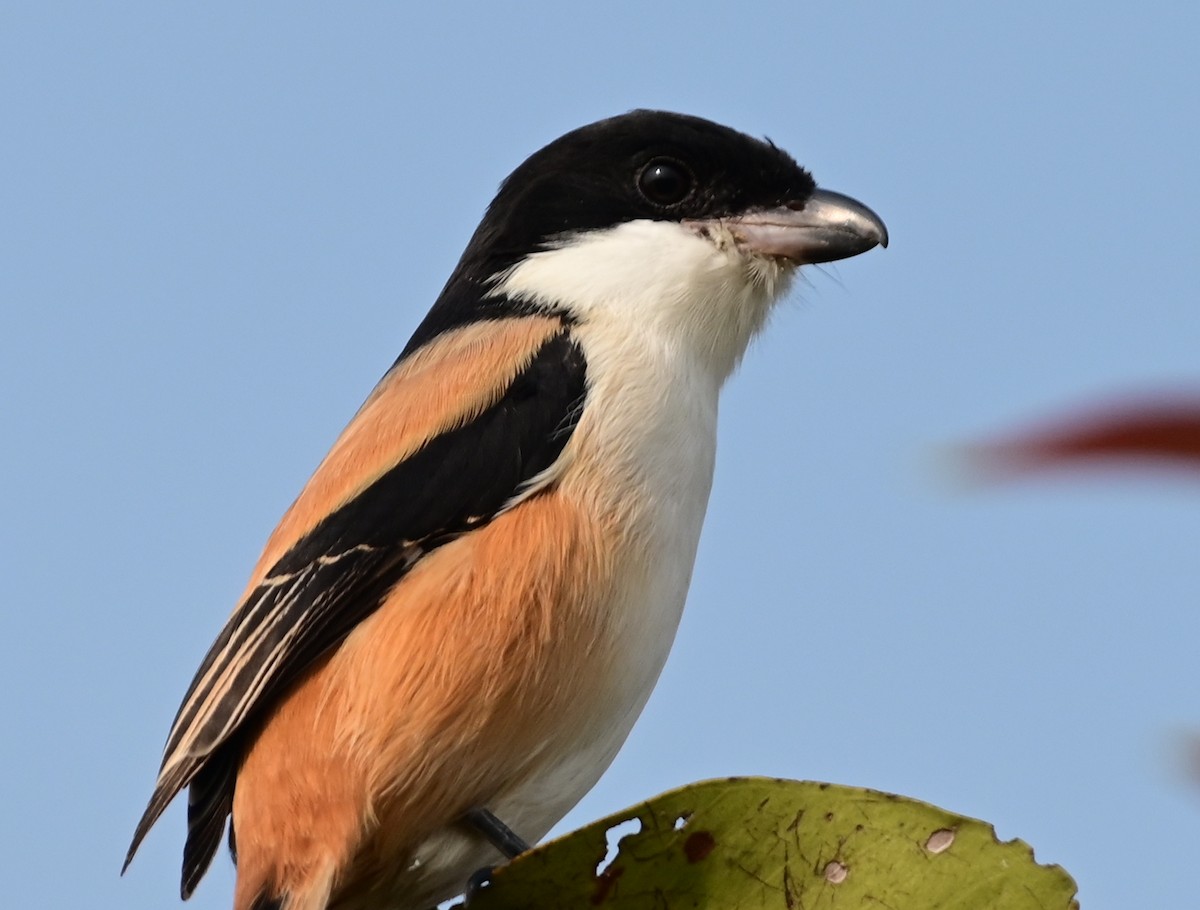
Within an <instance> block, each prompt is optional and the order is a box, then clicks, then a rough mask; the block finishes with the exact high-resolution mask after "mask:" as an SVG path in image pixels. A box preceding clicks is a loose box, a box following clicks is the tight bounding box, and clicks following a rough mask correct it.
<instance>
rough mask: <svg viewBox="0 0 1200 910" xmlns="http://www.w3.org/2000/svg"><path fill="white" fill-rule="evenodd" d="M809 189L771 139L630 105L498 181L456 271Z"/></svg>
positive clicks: (798, 198)
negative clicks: (605, 231)
mask: <svg viewBox="0 0 1200 910" xmlns="http://www.w3.org/2000/svg"><path fill="white" fill-rule="evenodd" d="M814 188H815V185H814V183H813V179H812V177H811V176H810V175H809V173H808V172H807V171H806V170H804V169H803V168H802V167H800V166H799V165H798V164H796V162H795V161H794V160H792V158H791V156H790V155H788V154H787V153H786V152H784V151H783V150H782V149H779V148H776V147H775V146H774V145H772V144H771V143H770V142H764V141H762V140H759V139H754V138H752V137H750V136H747V135H745V134H743V133H739V132H737V131H736V130H732V129H729V128H728V127H725V126H721V125H720V124H716V123H712V122H711V121H708V120H703V119H701V118H699V117H689V116H686V115H684V114H673V113H667V112H664V111H645V110H639V111H633V112H631V113H628V114H622V115H620V116H618V117H610V118H608V119H607V120H601V121H599V122H597V123H592V124H590V125H588V126H584V127H581V128H579V129H577V130H573V131H572V132H570V133H567V134H566V135H565V136H562V137H560V138H559V139H556V140H554V141H553V142H551V143H550V144H549V145H547V146H546V147H545V148H543V149H541V150H540V151H538V152H535V153H534V154H533V155H530V156H529V158H528V159H526V161H525V162H524V163H523V164H522V165H521V166H520V167H518V168H517V169H516V170H515V171H513V172H512V174H511V175H510V176H509V177H508V179H507V180H505V181H504V183H503V184H502V185H501V187H500V191H499V192H498V193H497V195H496V198H495V199H494V200H493V202H492V204H491V205H490V206H489V207H488V210H487V214H486V215H485V216H484V219H483V221H482V223H481V224H480V225H479V228H478V230H477V231H476V232H475V235H474V237H473V238H472V239H471V243H470V244H469V246H468V248H467V250H466V253H465V254H464V256H463V262H462V263H461V265H460V269H462V268H463V267H465V268H466V270H467V271H469V272H470V273H471V275H472V277H478V278H485V277H488V276H490V275H491V274H494V273H495V272H497V271H499V270H501V269H503V268H505V267H506V266H508V265H510V264H512V263H513V262H515V261H517V260H518V259H520V258H521V257H523V256H525V255H527V254H529V253H531V252H533V251H535V250H537V249H538V248H540V247H541V246H543V245H544V244H545V243H547V242H548V241H552V240H553V239H554V238H555V237H557V236H561V235H564V234H570V233H572V232H576V231H588V230H595V229H599V228H606V227H612V226H614V225H617V224H621V223H623V222H626V221H633V220H635V219H649V220H654V221H683V220H685V219H707V218H720V217H725V216H730V215H737V214H742V213H744V212H747V211H753V210H757V209H769V208H776V207H778V206H782V205H786V204H788V203H791V204H793V205H797V204H801V203H803V202H804V201H805V200H806V199H807V198H808V197H809V196H810V195H811V194H812V192H813V189H814Z"/></svg>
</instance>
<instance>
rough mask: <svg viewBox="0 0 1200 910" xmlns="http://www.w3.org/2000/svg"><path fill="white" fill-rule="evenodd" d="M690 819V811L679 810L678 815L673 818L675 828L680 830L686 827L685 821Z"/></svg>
mask: <svg viewBox="0 0 1200 910" xmlns="http://www.w3.org/2000/svg"><path fill="white" fill-rule="evenodd" d="M691 820H692V813H691V812H680V813H679V817H678V818H677V819H675V830H676V831H682V830H683V829H684V828H686V827H687V823H688V822H690V821H691Z"/></svg>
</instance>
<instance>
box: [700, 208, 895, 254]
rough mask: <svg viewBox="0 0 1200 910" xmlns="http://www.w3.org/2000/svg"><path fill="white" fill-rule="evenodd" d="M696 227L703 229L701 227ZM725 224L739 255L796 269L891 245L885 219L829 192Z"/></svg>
mask: <svg viewBox="0 0 1200 910" xmlns="http://www.w3.org/2000/svg"><path fill="white" fill-rule="evenodd" d="M694 224H695V226H696V227H697V228H699V227H700V226H701V224H702V222H694ZM720 224H721V226H722V227H724V228H725V229H726V230H727V231H729V233H730V234H732V236H733V239H734V241H735V242H736V243H737V245H738V247H739V248H740V249H742V250H745V251H746V252H749V253H756V254H758V255H760V256H778V257H780V258H782V259H788V260H790V261H791V262H793V263H795V264H797V265H810V264H813V263H818V262H833V261H834V260H837V259H846V258H848V257H850V256H857V255H858V254H859V253H865V252H866V251H867V250H869V249H871V248H872V247H875V246H887V245H888V233H887V227H886V226H885V225H884V223H883V219H881V218H880V217H879V216H878V215H876V214H875V213H874V212H872V211H871V210H870V209H869V208H867V207H866V206H865V205H863V204H862V203H861V202H858V201H857V200H855V199H851V198H850V197H849V196H843V195H842V194H841V193H834V192H831V191H830V190H816V191H814V192H813V194H812V195H811V196H809V197H808V199H806V200H804V202H798V203H788V204H787V205H782V206H780V207H779V208H774V209H766V210H764V211H758V212H749V213H747V214H745V215H738V216H736V217H733V218H722V219H721V220H720Z"/></svg>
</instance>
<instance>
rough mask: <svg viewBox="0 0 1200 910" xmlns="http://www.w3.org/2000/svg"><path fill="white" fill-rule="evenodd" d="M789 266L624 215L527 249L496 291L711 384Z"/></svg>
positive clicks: (727, 240) (726, 240)
mask: <svg viewBox="0 0 1200 910" xmlns="http://www.w3.org/2000/svg"><path fill="white" fill-rule="evenodd" d="M794 271H795V269H794V268H793V267H791V266H790V265H789V264H787V263H785V262H783V261H781V260H777V259H767V258H763V257H759V256H751V255H746V254H743V253H742V252H741V251H739V250H738V248H737V246H736V245H735V244H734V241H733V238H732V237H731V236H729V235H728V233H727V232H725V231H724V229H722V228H720V227H717V226H715V225H714V226H713V227H712V228H711V229H710V230H708V231H707V233H706V235H705V236H701V235H700V234H699V233H697V232H696V231H695V230H694V229H692V228H689V227H684V226H683V225H681V224H679V223H677V222H673V221H644V220H643V221H631V222H627V223H625V224H620V225H617V226H616V227H612V228H607V229H604V230H598V231H589V232H586V233H582V234H579V235H577V236H575V237H572V238H569V239H567V240H564V241H561V242H558V243H556V244H554V245H552V246H550V247H549V248H547V249H545V250H541V251H539V252H536V253H533V254H531V255H529V256H527V257H526V258H525V259H523V260H522V261H521V262H519V263H517V265H515V266H513V267H512V268H511V269H509V270H508V271H506V272H504V273H503V274H501V275H499V276H497V279H496V283H495V285H494V288H493V290H492V293H493V294H494V295H505V296H508V297H510V298H513V299H517V300H526V301H529V302H531V303H535V304H540V305H543V306H548V307H554V308H561V309H564V310H566V311H567V312H568V313H570V314H571V315H572V316H574V317H575V318H577V319H578V320H579V322H580V323H581V324H583V325H588V326H590V327H591V328H593V330H599V331H602V332H606V333H607V332H613V333H616V334H617V335H618V336H623V337H626V338H628V337H630V336H634V337H638V338H640V339H641V340H643V341H650V342H651V343H652V344H653V343H657V344H663V345H667V346H668V347H670V348H672V349H674V353H675V354H676V355H679V354H683V355H684V356H689V357H695V358H696V359H697V360H698V361H699V362H700V363H701V364H703V365H704V367H705V368H706V372H709V373H710V376H711V379H712V380H713V381H714V382H715V384H716V386H717V387H718V388H719V387H720V385H721V384H722V383H723V382H724V381H725V379H726V378H728V376H729V374H730V373H732V372H733V369H734V368H735V367H736V366H737V364H738V362H739V360H740V359H741V357H742V354H744V353H745V350H746V347H747V345H748V344H749V343H750V339H751V338H752V337H753V336H754V335H755V333H756V332H758V330H759V329H761V328H762V326H763V324H764V322H765V321H766V318H767V315H768V313H769V312H770V309H771V305H772V304H773V303H774V302H775V300H777V299H778V298H779V297H780V296H781V295H782V294H783V293H784V291H786V290H787V288H788V286H789V285H790V281H791V277H792V274H793V273H794Z"/></svg>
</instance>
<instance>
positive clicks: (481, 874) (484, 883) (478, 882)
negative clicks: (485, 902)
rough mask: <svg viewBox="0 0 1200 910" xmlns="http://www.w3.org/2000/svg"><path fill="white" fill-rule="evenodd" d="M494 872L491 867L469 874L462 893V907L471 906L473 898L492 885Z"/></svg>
mask: <svg viewBox="0 0 1200 910" xmlns="http://www.w3.org/2000/svg"><path fill="white" fill-rule="evenodd" d="M495 871H496V870H495V868H493V867H492V866H484V867H483V868H482V869H476V870H475V871H474V872H472V873H471V874H470V876H469V877H468V878H467V890H466V891H464V892H463V906H464V907H469V906H471V901H472V900H474V898H475V896H476V895H478V894H479V892H480V891H483V890H484V889H486V888H488V887H489V886H490V885H491V884H492V873H493V872H495Z"/></svg>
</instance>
